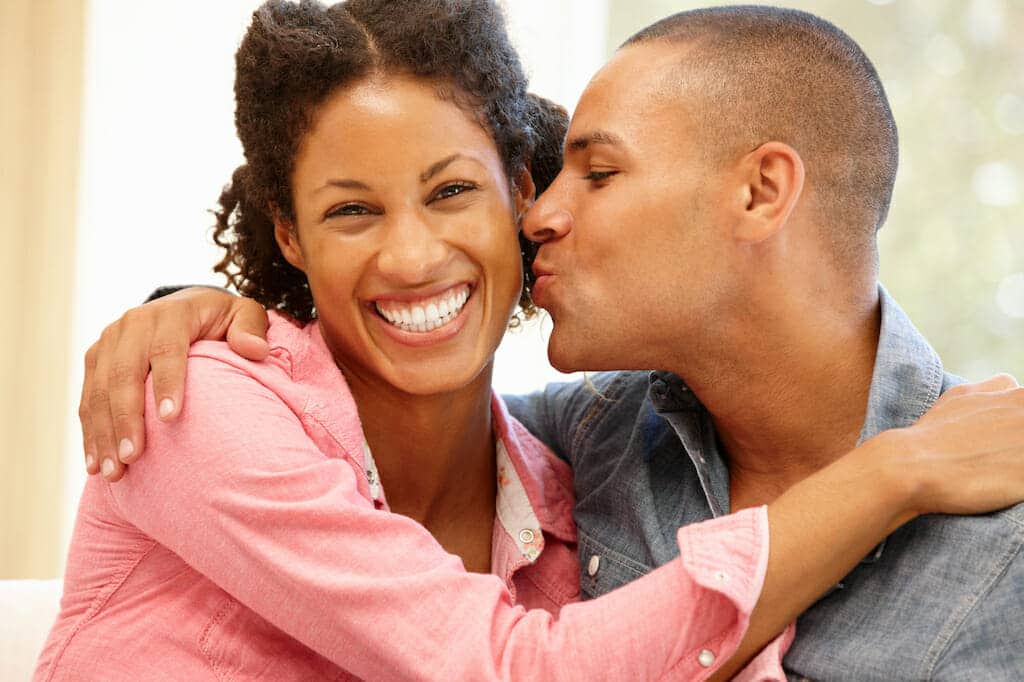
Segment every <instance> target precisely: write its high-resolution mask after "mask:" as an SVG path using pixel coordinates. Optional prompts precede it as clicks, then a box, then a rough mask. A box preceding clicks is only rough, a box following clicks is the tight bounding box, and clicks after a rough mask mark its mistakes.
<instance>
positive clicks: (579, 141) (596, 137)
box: [565, 130, 623, 152]
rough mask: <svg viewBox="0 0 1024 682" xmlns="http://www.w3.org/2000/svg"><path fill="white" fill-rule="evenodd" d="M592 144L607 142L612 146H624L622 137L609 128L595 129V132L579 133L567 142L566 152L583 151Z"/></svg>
mask: <svg viewBox="0 0 1024 682" xmlns="http://www.w3.org/2000/svg"><path fill="white" fill-rule="evenodd" d="M592 144H607V145H610V146H612V147H622V146H623V142H622V138H621V137H619V136H618V135H616V134H615V133H610V132H608V131H607V130H595V131H593V132H589V133H585V134H583V135H577V136H576V137H574V138H572V139H570V140H568V141H567V142H566V143H565V151H566V152H582V151H583V150H585V149H586V148H587V147H589V146H590V145H592Z"/></svg>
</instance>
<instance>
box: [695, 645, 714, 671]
mask: <svg viewBox="0 0 1024 682" xmlns="http://www.w3.org/2000/svg"><path fill="white" fill-rule="evenodd" d="M697 662H698V663H700V664H701V666H702V667H705V668H710V667H711V666H713V665H714V664H715V654H714V652H713V651H711V649H704V651H702V652H700V655H699V656H697Z"/></svg>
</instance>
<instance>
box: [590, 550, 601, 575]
mask: <svg viewBox="0 0 1024 682" xmlns="http://www.w3.org/2000/svg"><path fill="white" fill-rule="evenodd" d="M600 569H601V557H600V556H598V555H597V554H595V555H594V556H592V557H590V563H588V564H587V575H589V576H590V577H591V578H593V577H594V576H595V575H597V572H598V571H599V570H600Z"/></svg>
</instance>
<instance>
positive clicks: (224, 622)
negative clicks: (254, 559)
mask: <svg viewBox="0 0 1024 682" xmlns="http://www.w3.org/2000/svg"><path fill="white" fill-rule="evenodd" d="M197 644H198V646H199V650H200V652H201V653H202V655H203V657H204V658H205V660H206V662H207V664H208V665H209V666H210V669H211V670H212V672H213V674H214V676H215V678H216V679H217V680H220V682H228V681H229V680H355V679H356V678H355V677H353V676H351V675H349V674H348V673H346V672H345V671H344V670H342V669H340V668H339V667H338V666H336V665H334V664H333V663H332V662H331V661H328V660H327V659H326V658H324V657H323V656H320V655H319V654H317V653H316V652H315V651H313V650H312V649H310V648H308V647H306V646H305V645H303V644H302V643H301V642H299V641H298V640H296V639H294V638H292V637H290V636H289V635H287V634H285V633H284V632H282V631H281V630H279V629H277V628H276V627H274V626H273V625H272V624H270V623H269V622H268V621H267V620H266V619H264V618H263V617H262V616H260V615H259V614H257V613H256V612H254V611H252V610H250V609H248V608H246V607H245V606H244V605H242V604H240V603H239V602H238V601H236V600H235V599H233V598H232V597H231V596H229V595H226V594H225V595H224V597H223V599H222V600H221V601H220V603H219V604H218V605H217V608H216V609H215V610H214V614H213V617H212V618H211V619H210V621H209V622H208V623H207V625H206V627H205V628H203V631H202V632H201V633H200V636H199V640H198V642H197Z"/></svg>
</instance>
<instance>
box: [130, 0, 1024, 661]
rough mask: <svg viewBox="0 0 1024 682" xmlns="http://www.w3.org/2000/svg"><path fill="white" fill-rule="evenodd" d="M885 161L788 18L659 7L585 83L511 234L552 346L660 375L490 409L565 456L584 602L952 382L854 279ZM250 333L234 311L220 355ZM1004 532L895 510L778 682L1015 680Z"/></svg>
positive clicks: (851, 97)
mask: <svg viewBox="0 0 1024 682" xmlns="http://www.w3.org/2000/svg"><path fill="white" fill-rule="evenodd" d="M896 160H897V156H896V129H895V124H894V123H893V120H892V115H891V112H890V110H889V106H888V103H887V101H886V98H885V95H884V92H883V90H882V87H881V84H880V83H879V81H878V77H877V74H876V73H875V71H874V69H873V67H872V66H871V64H870V62H869V61H868V60H867V58H866V57H865V56H864V55H863V53H862V52H861V50H860V49H859V48H858V47H857V46H856V44H855V43H854V42H853V41H852V40H851V39H850V38H849V37H848V36H846V35H845V34H843V33H842V32H841V31H839V30H838V29H837V28H835V27H834V26H832V25H830V24H828V23H826V22H823V21H821V20H820V19H817V18H815V17H813V16H811V15H808V14H805V13H802V12H796V11H792V10H778V9H770V8H749V7H739V8H718V9H709V10H698V11H694V12H685V13H681V14H677V15H674V16H672V17H669V18H668V19H665V20H663V21H661V22H658V23H657V24H655V25H653V26H651V27H649V28H647V29H645V30H643V31H641V32H640V33H638V34H637V35H636V36H634V37H633V38H631V39H630V40H629V41H627V43H626V44H625V45H624V46H623V47H622V48H621V49H620V50H619V51H618V53H617V54H616V55H615V56H614V57H613V58H612V60H611V61H610V62H609V64H608V65H607V66H605V67H604V68H603V69H602V70H601V71H600V72H599V73H598V74H597V75H596V76H595V78H594V79H593V81H592V82H591V83H590V85H589V86H588V88H587V90H586V91H585V93H584V95H583V97H582V99H581V101H580V103H579V106H578V107H577V109H576V113H575V116H574V119H573V122H572V125H571V127H570V131H569V135H568V139H567V143H566V157H565V167H564V169H563V171H562V173H561V175H560V176H559V177H558V179H557V180H556V181H555V182H554V184H553V185H552V186H551V188H550V189H549V190H548V191H547V192H546V193H545V194H544V195H543V196H542V197H541V198H540V199H539V200H538V202H537V204H536V205H535V207H534V208H533V209H532V210H531V212H530V213H529V215H528V216H527V218H526V219H525V223H524V230H525V232H526V234H527V235H528V236H529V237H530V238H531V239H534V240H535V241H538V242H540V243H541V244H542V245H541V247H540V250H539V253H538V255H537V259H536V263H535V267H534V270H535V273H536V275H537V282H536V286H535V290H534V291H535V297H536V299H537V302H538V303H539V304H541V305H542V306H544V307H545V308H547V309H548V311H549V312H550V313H551V316H552V318H553V320H554V330H553V333H552V337H551V342H550V347H549V354H550V358H551V361H552V363H553V364H554V365H555V366H557V367H559V368H560V369H564V370H572V369H609V370H612V369H622V368H627V369H629V368H632V369H637V370H641V369H644V368H650V367H657V368H660V369H661V370H663V371H658V372H647V371H636V372H618V373H609V374H600V375H598V376H596V377H593V379H592V381H593V385H583V384H563V385H556V386H550V387H548V388H547V389H546V390H545V391H543V392H541V393H539V394H536V395H533V396H529V397H525V398H519V399H515V398H513V399H510V400H509V404H510V407H511V408H512V410H513V412H514V413H515V415H516V416H517V417H518V418H519V419H520V420H522V421H523V422H524V423H525V424H526V425H527V426H528V427H529V428H530V429H531V430H532V431H533V432H534V433H536V434H538V435H539V436H540V437H541V438H542V439H543V440H545V441H546V442H547V443H548V444H549V445H551V446H552V448H553V449H555V450H556V451H557V452H558V453H559V454H560V455H561V456H563V457H564V458H566V459H568V460H569V461H570V462H571V463H572V464H573V465H574V468H575V471H576V478H575V483H576V493H577V498H578V503H577V507H576V512H575V517H576V521H577V523H578V525H579V542H580V551H581V559H582V562H581V565H582V567H583V576H582V581H581V582H582V588H583V591H584V592H585V594H586V595H587V596H597V595H599V594H603V593H605V592H607V591H609V590H611V589H614V588H616V587H618V586H620V585H622V584H624V583H626V582H628V581H630V580H632V579H634V578H636V577H638V576H639V575H642V574H644V573H645V572H647V571H649V570H650V569H651V568H653V567H654V566H657V565H659V564H661V563H664V562H665V561H667V560H669V559H671V558H672V557H673V556H674V555H675V553H676V552H677V551H678V550H677V546H676V543H675V542H674V541H673V538H674V536H675V532H676V530H677V528H678V527H679V526H680V525H682V524H686V523H692V522H696V521H701V520H704V519H707V518H710V517H712V516H718V515H721V514H724V513H727V512H729V511H730V510H737V509H740V508H743V507H749V506H752V505H758V504H763V503H765V502H768V501H771V500H772V499H774V498H775V497H776V496H778V495H779V493H781V492H782V491H784V490H786V489H787V488H788V487H790V486H791V485H792V484H793V483H795V482H797V481H799V480H801V479H802V478H804V477H806V476H807V475H809V474H810V473H813V472H814V471H817V470H818V469H820V468H822V467H823V466H825V465H827V464H828V463H829V462H831V461H833V460H834V459H835V458H837V457H838V456H840V455H841V454H843V453H845V452H847V451H849V450H850V449H851V448H853V447H854V446H855V445H856V444H857V443H858V442H860V441H862V440H864V439H866V438H868V437H870V436H872V435H874V434H875V433H877V432H879V431H881V430H884V429H889V428H898V427H903V426H907V425H910V424H912V423H913V422H915V421H916V420H917V418H918V417H920V416H921V414H922V413H924V412H925V410H927V409H928V407H929V406H930V405H931V404H932V403H934V402H935V400H936V399H937V398H938V396H939V395H940V394H941V393H942V392H943V391H945V390H946V389H948V388H949V387H950V386H952V385H953V384H954V383H956V382H957V379H956V378H955V377H952V376H949V375H947V374H944V373H943V371H942V367H941V364H940V362H939V359H938V358H937V356H936V355H935V353H934V351H933V350H932V349H931V348H930V347H929V346H928V344H927V342H925V340H924V339H923V338H921V336H920V335H919V334H918V332H917V331H916V330H915V329H914V327H913V326H912V325H911V323H910V322H909V320H908V319H907V318H906V317H905V315H904V314H903V312H902V311H901V310H900V309H899V307H898V306H897V305H896V304H895V302H894V301H893V300H892V299H891V298H890V297H889V296H888V295H887V294H886V293H885V291H884V290H883V289H880V288H879V287H878V284H877V274H878V267H877V247H876V243H875V233H876V231H877V229H878V228H879V227H880V226H881V225H882V223H883V222H884V219H885V216H886V212H887V209H888V205H889V199H890V196H891V191H892V184H893V179H894V176H895V172H896ZM244 314H248V313H244ZM227 322H228V319H227V318H218V319H217V320H214V321H213V322H212V323H211V324H209V325H208V327H209V329H207V330H205V331H207V332H208V334H209V335H210V336H216V337H219V336H223V334H224V332H225V330H226V328H227ZM199 326H201V325H199V324H198V323H196V324H195V325H193V332H194V333H193V336H196V335H197V334H198V333H199V331H200V330H199ZM261 327H262V324H261V323H260V322H259V321H258V320H257V321H256V322H244V321H243V322H239V323H237V324H235V325H234V327H233V329H234V332H233V333H234V334H236V338H235V345H236V347H237V346H238V345H240V344H239V336H237V335H239V334H241V333H242V332H243V330H245V329H250V330H254V331H258V330H259V329H260V328H261ZM170 355H171V356H174V357H177V356H176V354H175V353H170ZM170 362H171V363H172V364H173V363H177V362H180V361H179V360H170ZM156 370H157V365H156V363H154V372H155V374H156V373H157V372H156ZM160 374H162V375H163V376H172V375H173V374H174V372H173V371H172V372H169V373H160ZM176 390H178V389H176V388H173V387H172V388H167V389H166V390H165V388H163V387H158V388H157V391H158V395H171V394H174V392H175V391H176ZM178 404H180V400H179V401H178ZM174 409H175V408H174V406H173V405H171V406H170V407H169V412H173V410H174ZM129 454H131V453H129ZM837 494H841V491H838V492H837ZM1022 545H1024V507H1015V508H1012V509H1009V510H1006V511H1004V512H1001V513H999V514H995V515H992V516H989V517H982V518H977V517H925V518H921V519H919V520H917V521H914V522H912V523H910V524H909V525H907V526H905V527H904V528H902V529H901V530H900V531H898V532H897V533H895V534H894V535H892V536H891V537H890V538H889V539H888V540H887V541H886V542H884V543H883V544H882V545H880V546H879V547H878V548H877V549H876V550H875V551H874V552H873V553H872V554H871V555H870V556H868V557H867V558H866V559H865V560H864V561H863V562H862V564H861V565H860V566H859V567H858V568H857V569H856V570H854V571H853V572H852V573H851V574H850V575H849V576H848V577H847V578H846V579H844V580H843V581H842V583H840V584H838V585H836V587H835V589H834V590H833V591H832V592H831V593H830V594H829V595H827V596H826V597H825V598H823V599H822V600H821V601H819V602H818V603H817V604H816V605H815V606H814V607H813V608H812V609H810V610H809V611H808V612H807V613H806V614H805V615H804V616H803V617H802V618H801V620H800V621H799V624H798V628H797V639H796V641H795V643H794V644H793V646H792V648H791V650H790V652H789V654H788V655H787V657H786V659H785V663H786V665H787V668H788V673H789V674H790V676H791V677H793V678H795V679H802V678H811V679H823V678H827V679H851V680H864V679H886V680H890V679H954V678H955V679H960V678H965V679H1021V678H1022V677H1024V656H1022V655H1021V654H1020V653H1019V652H1020V651H1022V650H1024V646H1022V645H1024V623H1022V622H1021V620H1022V616H1021V615H1019V614H1020V608H1019V606H1020V596H1019V595H1020V594H1024V558H1022V557H1021V547H1022Z"/></svg>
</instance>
